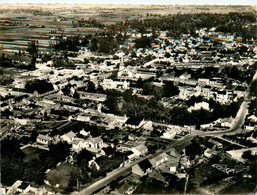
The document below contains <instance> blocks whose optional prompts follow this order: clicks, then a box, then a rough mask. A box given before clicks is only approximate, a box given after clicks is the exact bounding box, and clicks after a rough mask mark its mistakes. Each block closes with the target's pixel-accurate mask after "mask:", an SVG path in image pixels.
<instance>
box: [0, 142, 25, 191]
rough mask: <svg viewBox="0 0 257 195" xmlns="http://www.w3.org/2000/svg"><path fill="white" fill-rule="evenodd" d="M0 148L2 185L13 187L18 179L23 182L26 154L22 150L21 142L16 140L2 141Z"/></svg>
mask: <svg viewBox="0 0 257 195" xmlns="http://www.w3.org/2000/svg"><path fill="white" fill-rule="evenodd" d="M0 148H1V159H0V160H1V183H2V184H3V185H7V186H11V185H12V184H13V183H14V182H15V181H17V180H18V179H19V180H22V175H23V172H24V167H25V166H24V163H23V158H24V157H25V154H24V153H23V152H22V151H21V149H20V141H19V140H16V139H3V140H1V144H0Z"/></svg>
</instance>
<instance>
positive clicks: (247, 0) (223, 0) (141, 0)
mask: <svg viewBox="0 0 257 195" xmlns="http://www.w3.org/2000/svg"><path fill="white" fill-rule="evenodd" d="M0 3H70V4H75V3H76V4H80V3H85V4H164V5H167V4H217V5H230V4H231V5H257V0H0Z"/></svg>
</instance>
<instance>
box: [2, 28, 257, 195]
mask: <svg viewBox="0 0 257 195" xmlns="http://www.w3.org/2000/svg"><path fill="white" fill-rule="evenodd" d="M199 35H200V36H199V37H198V38H193V37H191V36H190V35H184V36H183V38H182V39H179V40H177V39H171V38H166V37H165V36H163V33H162V34H161V36H160V37H159V38H157V39H156V40H155V41H154V43H153V44H152V49H138V50H135V53H136V56H137V57H131V56H130V55H126V54H125V53H123V52H122V51H119V52H117V53H116V54H115V55H116V56H119V59H113V57H112V56H105V57H102V56H100V57H101V58H104V60H103V62H100V63H96V62H92V61H90V62H89V63H88V64H84V63H83V61H84V58H85V57H88V56H89V57H96V58H97V57H99V56H96V55H95V54H94V53H93V52H90V51H88V50H85V49H81V51H80V54H79V55H78V56H77V57H70V58H69V60H71V61H73V62H74V63H75V66H74V67H73V68H65V67H61V68H56V67H54V66H53V62H52V61H48V62H46V63H42V62H41V61H40V60H38V62H39V63H37V64H36V69H35V70H32V71H21V72H20V74H17V75H15V77H14V78H13V79H14V81H13V83H12V84H11V85H10V86H7V87H4V86H1V89H0V91H1V92H0V94H1V97H2V99H1V111H2V112H7V111H9V112H11V113H12V114H11V115H9V116H8V117H6V118H2V119H1V126H2V129H1V136H2V139H3V138H6V137H16V138H18V139H21V140H22V139H23V138H24V137H29V136H30V135H31V132H33V131H36V132H37V133H38V134H37V137H36V140H34V142H32V143H29V144H27V145H24V146H22V148H23V149H24V148H26V147H36V148H40V149H43V150H49V148H48V146H49V145H50V144H55V143H58V142H60V141H63V142H67V143H68V144H71V152H72V153H71V156H69V158H67V160H66V162H69V163H71V164H72V163H73V156H72V155H73V154H74V153H79V152H80V151H82V150H88V151H90V152H91V153H92V154H93V156H94V157H93V159H92V160H91V161H90V162H89V164H88V166H89V167H90V166H91V165H92V164H94V166H96V167H97V170H99V169H101V167H100V166H99V165H98V159H99V158H101V157H102V156H107V154H106V148H108V147H111V148H113V149H114V150H115V151H116V152H120V153H122V154H123V156H124V160H123V161H122V163H121V164H120V165H119V167H115V168H114V169H113V170H112V171H115V170H116V169H119V168H122V167H126V166H129V165H131V163H134V162H136V161H137V160H140V159H141V158H143V157H147V156H148V155H149V154H151V153H155V152H158V155H156V156H155V157H153V158H150V159H149V158H145V159H144V160H142V161H140V162H139V163H136V164H135V165H134V166H132V173H133V174H135V175H137V177H139V178H140V177H143V176H145V175H148V176H149V177H152V178H155V179H157V180H160V181H162V182H163V183H165V182H166V181H165V178H164V177H163V175H162V173H169V174H175V175H176V176H177V177H178V178H186V169H187V168H188V167H190V160H189V158H188V157H187V156H186V155H185V153H183V154H181V153H178V152H177V151H176V149H172V150H170V151H169V152H160V151H161V150H162V149H163V148H165V147H166V146H167V145H168V144H169V143H171V142H173V141H174V140H179V139H182V138H184V137H186V136H188V135H190V134H191V132H194V131H196V126H193V125H192V126H183V127H181V126H177V125H169V124H158V123H157V122H155V121H149V120H145V119H143V118H138V119H137V120H135V119H133V120H132V119H131V118H129V117H127V116H117V115H114V114H109V113H105V112H103V106H104V104H105V101H106V99H107V95H106V90H109V89H115V90H117V91H121V92H123V91H125V90H126V89H133V94H136V95H138V96H140V97H144V98H148V99H149V98H150V96H151V95H142V89H140V88H136V87H135V83H136V82H137V81H138V80H139V79H140V78H141V79H142V80H146V79H150V78H153V85H155V86H163V85H164V83H165V82H166V81H172V82H173V83H174V84H175V86H177V87H178V89H179V94H178V95H176V96H174V97H171V98H168V100H166V99H162V103H163V105H164V106H167V107H170V104H169V101H170V100H171V99H172V100H177V99H179V100H188V99H189V98H190V97H192V96H196V97H197V96H203V97H204V99H205V100H210V99H213V100H214V101H216V102H219V103H220V104H228V103H231V102H233V101H236V100H237V99H239V98H240V97H245V95H246V91H247V88H248V84H247V83H246V82H243V83H242V82H240V81H238V80H237V79H231V78H221V77H218V76H217V75H213V76H211V77H210V78H197V79H195V78H193V77H192V75H191V74H190V73H189V72H187V71H185V72H184V73H182V74H181V75H179V76H176V71H175V70H173V69H174V67H175V68H176V69H177V70H183V69H190V70H192V71H193V72H197V70H198V69H200V68H206V67H215V68H218V69H219V70H221V69H222V68H223V67H225V66H238V67H239V69H240V70H245V69H246V68H247V67H248V66H250V65H252V64H253V62H254V60H253V58H252V56H251V55H250V54H251V52H252V48H253V45H252V44H250V43H248V44H244V43H242V42H241V39H240V37H235V36H233V35H224V34H219V33H215V32H214V31H211V32H206V31H205V30H204V29H203V30H201V31H199ZM129 44H130V45H131V46H132V47H133V43H132V42H129ZM124 47H125V46H124ZM128 48H129V46H128ZM149 55H150V56H152V57H153V60H150V61H148V62H145V63H144V64H136V65H133V66H132V65H130V64H129V63H130V62H131V60H136V61H137V60H139V59H140V58H144V57H146V56H149ZM169 70H170V71H169ZM160 72H161V74H160ZM35 79H39V80H46V81H47V82H48V83H51V84H52V85H53V90H51V91H48V92H46V93H43V94H40V93H38V91H37V90H36V89H35V90H34V92H33V93H29V92H28V90H26V83H27V82H28V81H33V80H35ZM228 80H231V85H232V87H228V85H227V83H228ZM42 87H43V86H42ZM91 88H93V89H91ZM200 109H205V110H210V107H209V103H207V102H205V101H202V102H198V103H195V104H194V105H193V106H191V107H189V108H188V111H189V112H192V111H194V110H200ZM185 120H187V119H185ZM231 122H232V119H231V118H228V119H219V120H218V121H213V123H211V124H202V125H201V129H210V128H211V127H213V126H215V125H217V124H220V125H221V126H222V127H224V128H228V127H230V125H231ZM91 126H96V127H98V128H103V129H104V132H101V133H102V134H101V135H95V133H94V130H92V128H90V127H91ZM248 126H249V127H248ZM248 126H247V128H249V129H250V130H252V131H253V130H256V120H255V122H253V123H251V125H248ZM87 127H88V129H87ZM115 130H117V132H118V133H116V134H115V135H112V136H110V135H109V134H108V132H109V131H115ZM53 131H54V132H55V133H54V134H52V132H53ZM156 131H157V132H158V135H157V136H155V135H154V136H153V134H155V133H156ZM159 134H160V135H159ZM253 139H255V138H254V137H253ZM209 142H210V145H211V147H210V146H208V147H207V146H202V147H203V148H204V154H203V156H202V158H201V159H199V160H202V161H203V160H206V159H208V158H210V157H211V156H212V155H215V154H216V153H217V151H218V149H220V148H222V147H223V145H222V144H221V143H220V142H219V141H217V140H211V139H210V140H209ZM153 148H154V149H153ZM228 154H229V155H231V156H235V152H233V151H230V152H228ZM237 154H238V153H237ZM111 173H112V172H110V173H106V174H107V175H108V174H111ZM126 182H128V183H129V181H126ZM128 183H126V185H125V184H124V185H125V186H127V187H124V185H122V188H119V189H117V190H123V192H125V191H127V192H129V191H133V189H131V186H133V185H131V183H130V184H129V185H128ZM38 190H39V189H36V188H34V187H32V186H31V185H30V184H29V183H26V182H24V181H19V180H18V181H16V182H15V183H14V184H13V185H12V186H11V187H9V188H8V189H7V191H6V192H9V193H10V192H13V193H16V192H17V193H18V192H19V193H23V194H26V193H29V192H35V193H37V192H38ZM40 190H41V191H42V194H44V190H45V189H40ZM103 190H107V191H108V189H106V188H105V189H103Z"/></svg>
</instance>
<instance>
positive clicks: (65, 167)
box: [46, 163, 79, 189]
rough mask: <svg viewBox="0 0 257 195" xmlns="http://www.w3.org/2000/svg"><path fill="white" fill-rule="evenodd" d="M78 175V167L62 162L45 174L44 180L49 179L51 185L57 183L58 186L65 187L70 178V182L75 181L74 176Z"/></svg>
mask: <svg viewBox="0 0 257 195" xmlns="http://www.w3.org/2000/svg"><path fill="white" fill-rule="evenodd" d="M78 175H79V170H78V168H76V167H74V166H72V165H69V164H67V163H62V164H60V165H59V166H57V167H56V168H55V169H53V170H51V171H49V172H48V173H47V174H46V180H47V181H49V182H50V184H52V185H56V184H57V185H58V184H59V185H60V188H62V189H65V188H67V187H68V186H69V184H70V182H71V180H72V182H74V181H75V182H76V179H74V178H75V177H76V176H78ZM73 177H74V178H73ZM73 179H74V180H73ZM73 185H74V184H73Z"/></svg>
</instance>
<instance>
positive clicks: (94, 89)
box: [87, 81, 96, 93]
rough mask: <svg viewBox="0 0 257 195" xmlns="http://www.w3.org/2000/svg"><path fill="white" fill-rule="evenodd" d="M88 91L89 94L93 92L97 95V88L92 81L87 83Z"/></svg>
mask: <svg viewBox="0 0 257 195" xmlns="http://www.w3.org/2000/svg"><path fill="white" fill-rule="evenodd" d="M87 91H88V92H92V93H95V92H96V87H95V83H94V82H92V81H89V82H88V83H87Z"/></svg>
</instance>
